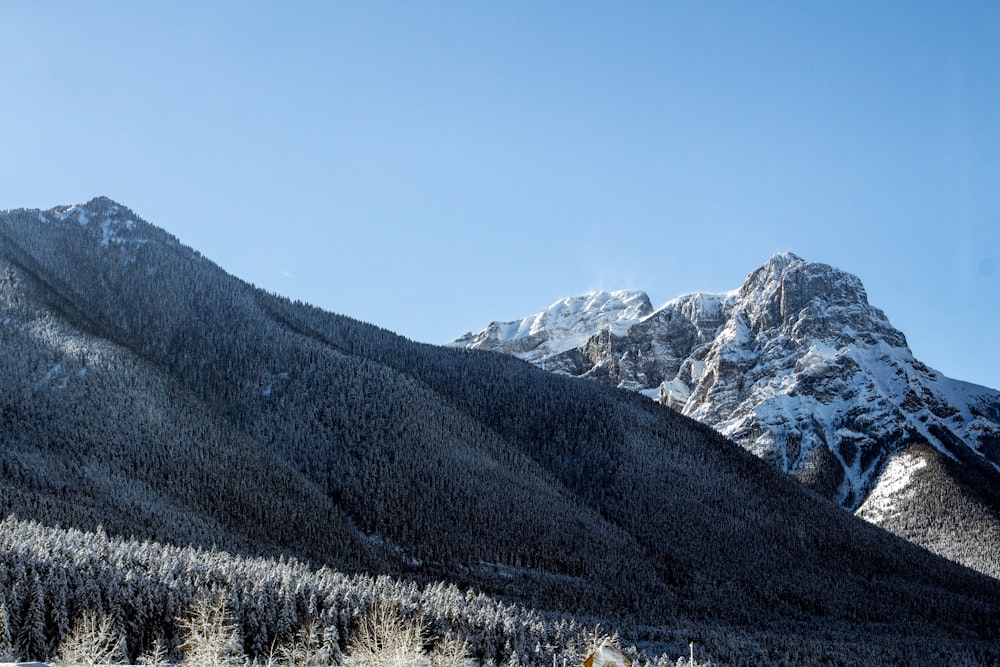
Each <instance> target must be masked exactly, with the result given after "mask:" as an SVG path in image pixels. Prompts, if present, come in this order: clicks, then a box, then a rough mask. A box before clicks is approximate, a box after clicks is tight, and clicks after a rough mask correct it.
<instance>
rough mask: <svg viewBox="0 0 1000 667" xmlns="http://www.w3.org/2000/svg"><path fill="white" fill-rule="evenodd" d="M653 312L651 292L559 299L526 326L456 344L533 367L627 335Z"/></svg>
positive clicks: (501, 328) (494, 328)
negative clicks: (512, 356)
mask: <svg viewBox="0 0 1000 667" xmlns="http://www.w3.org/2000/svg"><path fill="white" fill-rule="evenodd" d="M652 311H653V308H652V306H651V305H650V302H649V297H648V296H647V295H646V293H645V292H639V291H632V290H619V291H615V292H605V291H597V292H590V293H588V294H583V295H580V296H573V297H567V298H565V299H559V300H558V301H556V302H555V303H553V304H552V305H550V306H549V307H547V308H545V309H544V310H542V311H541V312H538V313H535V314H534V315H529V316H528V317H525V318H523V319H520V320H512V321H508V322H493V323H491V324H490V325H489V326H487V327H486V328H485V329H484V330H483V331H482V332H480V333H479V334H478V335H473V334H471V333H468V334H466V335H465V336H463V337H462V338H459V339H458V340H456V341H454V342H453V343H451V345H452V346H453V347H468V348H472V349H488V350H492V349H499V348H504V349H510V350H516V351H517V356H520V357H522V358H524V359H527V360H529V361H540V360H541V358H542V357H546V356H551V355H554V354H559V353H560V352H564V351H566V350H569V349H572V348H574V347H577V346H579V345H582V344H584V343H586V341H587V340H588V339H590V338H591V337H592V336H594V335H595V334H597V333H598V332H600V331H604V330H609V331H612V332H613V333H614V334H615V335H618V336H621V335H624V334H625V332H626V331H627V330H628V328H629V327H630V326H632V325H633V324H635V323H636V322H639V321H640V320H641V319H642V318H643V317H645V316H647V315H649V314H650V313H651V312H652Z"/></svg>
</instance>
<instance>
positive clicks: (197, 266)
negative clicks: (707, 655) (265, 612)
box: [0, 198, 1000, 655]
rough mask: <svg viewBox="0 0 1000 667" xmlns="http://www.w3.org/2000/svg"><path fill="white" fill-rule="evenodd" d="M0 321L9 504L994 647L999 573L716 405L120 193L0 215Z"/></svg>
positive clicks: (737, 615)
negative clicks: (350, 300) (292, 264)
mask: <svg viewBox="0 0 1000 667" xmlns="http://www.w3.org/2000/svg"><path fill="white" fill-rule="evenodd" d="M0 345H2V346H3V349H4V354H3V355H2V356H0V386H2V387H4V391H3V393H2V395H0V444H2V449H0V473H2V475H3V484H2V486H0V510H2V512H3V514H4V515H5V516H6V515H9V514H14V515H16V516H17V517H18V518H20V519H34V520H38V521H41V522H43V523H46V524H49V525H55V524H60V525H63V526H72V527H75V528H80V529H84V530H91V531H92V530H95V529H96V528H97V526H98V524H100V525H102V526H103V528H104V530H106V531H107V532H108V533H109V534H111V535H121V536H125V537H127V536H130V535H131V536H135V537H137V538H140V539H145V538H149V539H156V540H158V541H161V542H166V543H173V544H180V545H188V544H193V545H200V546H205V547H209V546H212V545H215V546H217V547H219V548H222V549H226V550H228V551H232V552H235V553H241V554H247V555H263V556H275V555H278V554H284V555H294V556H296V557H298V558H302V559H306V560H308V561H309V562H312V563H314V564H317V565H320V564H325V565H330V566H334V567H337V568H342V569H346V570H348V571H355V572H357V571H365V572H385V573H391V574H395V575H398V576H403V577H407V578H412V579H415V580H418V581H435V580H440V579H443V580H447V581H451V582H455V583H458V584H463V585H465V584H468V585H475V586H477V587H480V588H481V589H483V590H486V591H489V592H493V593H497V594H500V595H503V596H505V597H507V598H509V599H512V600H517V601H519V602H521V603H525V604H531V605H533V606H538V607H541V608H547V609H558V610H562V611H567V612H573V613H581V614H590V615H593V616H595V617H600V618H604V619H608V620H611V621H612V622H615V621H617V622H623V621H629V622H635V623H640V624H642V625H643V626H656V625H664V624H675V623H680V622H683V623H687V624H695V625H699V624H700V625H701V626H703V627H705V628H706V629H708V628H711V629H712V630H713V632H716V633H718V632H720V631H725V632H731V633H733V634H734V636H741V633H747V632H751V631H753V632H757V631H759V629H760V628H762V627H767V628H768V629H769V631H771V632H775V633H780V634H781V636H782V637H783V638H784V637H795V636H799V637H803V638H805V637H814V636H818V635H820V634H823V633H826V634H828V635H829V634H831V633H832V635H836V636H837V637H843V638H845V641H853V640H852V639H850V638H852V637H857V636H863V637H865V638H866V639H865V641H867V642H874V643H876V644H878V645H879V646H883V645H884V646H899V645H905V644H907V643H908V642H911V641H916V640H914V639H913V637H914V636H915V635H920V636H921V637H922V638H923V639H921V640H920V641H925V640H926V638H928V637H931V638H935V637H936V638H941V640H942V641H948V642H951V644H952V645H953V646H961V647H968V648H969V650H970V651H972V654H975V655H990V654H991V651H998V650H1000V649H997V647H996V646H995V645H994V644H993V642H992V638H993V637H995V636H996V633H997V632H998V631H1000V582H997V581H995V580H992V579H989V578H986V577H982V576H981V575H978V574H976V573H974V572H971V571H968V570H965V569H964V568H961V567H958V566H956V565H954V564H952V563H949V562H947V561H945V560H943V559H940V558H937V557H934V556H932V555H930V554H928V553H927V552H925V551H923V550H920V549H918V548H916V547H913V546H912V545H910V544H907V543H905V542H903V541H901V540H898V539H896V538H894V537H892V536H890V535H888V534H886V533H885V532H883V531H881V530H879V529H877V528H875V527H872V526H870V525H868V524H866V523H864V522H861V521H859V520H857V519H856V518H855V517H852V516H851V515H849V514H847V513H844V512H841V511H839V510H838V508H837V507H836V506H834V505H833V504H831V503H829V502H827V501H826V500H824V499H822V498H820V497H819V496H817V495H814V494H811V493H810V492H808V491H807V490H805V489H803V488H802V487H801V485H799V484H797V483H796V482H794V481H793V480H791V479H790V478H788V477H786V476H785V475H783V474H780V473H779V472H778V471H776V470H775V469H774V468H773V467H771V466H769V465H767V464H765V463H763V462H762V461H760V460H759V459H757V458H756V457H754V456H752V455H750V454H748V453H747V452H745V451H744V450H742V449H740V448H738V447H736V446H734V445H733V444H732V443H731V442H729V441H728V440H726V439H724V438H723V437H721V436H720V435H719V434H717V433H716V432H715V431H713V430H712V429H710V428H708V427H706V426H703V425H701V424H699V423H697V422H695V421H693V420H691V419H689V418H686V417H683V416H681V415H679V414H677V413H676V412H674V411H672V410H670V409H668V408H666V407H664V406H661V405H658V404H656V403H654V402H652V401H649V400H648V399H646V398H644V397H642V396H639V395H637V394H633V393H628V392H619V391H616V390H613V389H608V388H605V387H602V386H599V385H598V384H596V383H591V382H586V381H583V380H579V379H574V378H566V377H560V376H556V375H553V374H550V373H545V372H543V371H540V370H538V369H536V368H534V367H533V366H531V365H529V364H526V363H524V362H522V361H519V360H517V359H513V358H511V357H507V356H503V355H497V354H492V353H487V352H476V351H467V350H454V349H447V348H441V347H435V346H428V345H422V344H416V343H412V342H410V341H407V340H405V339H403V338H401V337H398V336H396V335H394V334H392V333H390V332H387V331H384V330H381V329H378V328H376V327H373V326H370V325H367V324H364V323H361V322H357V321H355V320H351V319H349V318H346V317H343V316H339V315H333V314H330V313H326V312H323V311H321V310H319V309H316V308H313V307H309V306H306V305H303V304H300V303H292V302H290V301H288V300H286V299H283V298H280V297H277V296H274V295H270V294H267V293H264V292H262V291H260V290H257V289H255V288H253V287H252V286H250V285H247V284H246V283H244V282H242V281H240V280H238V279H237V278H234V277H232V276H229V275H227V274H226V273H225V272H223V271H222V270H220V269H219V268H218V267H217V266H215V265H214V264H212V263H211V262H210V261H208V260H207V259H205V258H203V257H201V256H200V255H199V254H198V253H197V252H196V251H194V250H192V249H190V248H187V247H185V246H183V245H181V244H180V243H179V242H178V241H177V240H176V239H174V238H173V237H171V236H170V235H168V234H166V233H165V232H163V231H162V230H160V229H158V228H156V227H153V226H151V225H149V224H148V223H145V222H144V221H142V220H141V219H139V218H138V217H137V216H136V215H135V214H134V213H132V212H131V211H129V210H128V209H126V208H125V207H123V206H121V205H118V204H116V203H114V202H112V201H110V200H108V199H104V198H100V199H95V200H93V201H91V202H89V203H88V204H86V205H84V206H78V207H68V208H67V207H60V208H56V209H52V210H49V211H44V212H43V211H37V210H16V211H10V212H7V213H3V214H0ZM720 629H721V630H720ZM776 641H777V640H776ZM782 641H784V639H782ZM792 641H794V640H792ZM984 651H985V653H983V652H984Z"/></svg>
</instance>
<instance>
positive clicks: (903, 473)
mask: <svg viewBox="0 0 1000 667" xmlns="http://www.w3.org/2000/svg"><path fill="white" fill-rule="evenodd" d="M926 467H927V460H926V459H924V458H923V457H921V456H918V455H916V454H910V453H907V452H900V453H898V454H896V455H895V456H893V457H892V458H891V459H889V464H888V465H887V466H886V467H885V470H883V471H882V474H881V475H880V476H879V479H878V482H877V483H876V484H875V488H874V489H872V492H871V494H869V496H868V499H867V500H865V502H864V503H862V505H861V507H859V508H858V510H857V512H856V514H857V515H858V516H859V517H861V518H862V519H864V520H865V521H868V522H869V523H874V524H880V523H882V522H884V521H885V519H886V518H888V517H890V516H892V515H894V514H896V513H897V511H898V509H897V508H898V503H899V502H900V501H901V500H905V499H908V498H911V497H912V496H913V494H914V493H915V491H914V490H910V491H909V492H907V489H908V488H909V487H910V486H911V485H912V484H913V475H914V473H916V472H917V471H918V470H922V469H923V468H926Z"/></svg>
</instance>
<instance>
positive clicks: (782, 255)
mask: <svg viewBox="0 0 1000 667" xmlns="http://www.w3.org/2000/svg"><path fill="white" fill-rule="evenodd" d="M767 263H768V265H771V266H781V267H786V266H789V265H791V264H807V263H808V262H806V261H805V260H804V259H802V258H801V257H799V256H798V255H796V254H795V253H794V252H788V251H782V252H777V253H775V254H773V255H771V259H769V260H768V261H767Z"/></svg>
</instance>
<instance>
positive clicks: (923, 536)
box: [453, 253, 1000, 577]
mask: <svg viewBox="0 0 1000 667" xmlns="http://www.w3.org/2000/svg"><path fill="white" fill-rule="evenodd" d="M453 345H455V346H461V347H469V348H473V349H484V350H496V351H500V352H505V353H507V354H512V355H514V356H517V357H519V358H522V359H525V360H527V361H531V362H532V363H535V364H536V365H538V366H540V367H542V368H545V369H547V370H551V371H554V372H557V373H561V374H565V375H573V376H579V377H585V378H588V379H592V380H595V381H597V382H600V383H602V384H606V385H611V386H618V387H622V388H626V389H632V390H635V391H639V392H641V393H644V394H646V395H647V396H650V397H651V398H655V399H656V400H657V401H659V402H660V403H663V404H664V405H668V406H670V407H673V408H675V409H677V410H679V411H681V412H682V413H683V414H685V415H688V416H691V417H694V418H696V419H698V420H699V421H701V422H703V423H705V424H708V425H710V426H712V427H714V428H716V429H717V430H719V431H720V432H721V433H723V434H724V435H726V436H728V437H730V438H732V439H733V440H735V441H736V442H737V443H739V444H741V445H742V446H743V447H745V448H746V449H747V450H748V451H751V452H753V453H754V454H756V455H757V456H760V457H761V458H763V459H765V460H767V461H769V462H771V463H772V464H773V465H774V466H775V467H776V468H778V469H779V470H782V471H784V472H787V473H789V474H791V475H793V476H795V477H796V478H797V479H799V481H801V482H803V483H804V484H806V485H807V486H809V487H810V488H812V489H813V490H815V491H817V492H818V493H820V494H822V495H824V496H827V497H828V498H830V499H832V500H834V501H836V502H838V503H840V504H841V505H843V506H844V507H845V508H846V509H849V510H852V511H854V510H858V509H859V508H861V507H862V504H863V503H865V501H866V499H868V498H869V495H870V494H873V493H874V494H875V495H876V496H877V497H878V498H880V499H881V500H880V502H882V503H883V504H884V503H893V504H894V506H897V511H895V512H894V513H893V516H892V517H891V518H890V515H889V514H887V513H886V512H872V511H868V509H870V508H871V506H870V504H869V507H868V508H867V509H866V510H865V511H862V512H861V516H864V517H865V518H867V519H869V520H871V521H874V522H876V523H878V524H879V525H884V526H885V527H887V528H889V529H890V530H893V531H894V532H897V533H898V534H900V535H902V536H904V537H906V538H908V539H911V540H914V541H915V542H917V543H918V544H921V545H923V546H928V547H930V548H932V549H934V550H935V551H937V552H938V553H942V554H946V555H948V556H949V557H951V558H955V559H957V560H958V561H959V562H962V563H963V564H966V565H969V566H971V567H975V568H977V569H979V570H981V571H983V572H986V573H989V574H991V575H993V576H998V577H1000V539H997V538H998V537H1000V496H998V492H997V489H998V488H1000V392H998V391H996V390H994V389H989V388H987V387H980V386H976V385H972V384H969V383H966V382H961V381H958V380H953V379H951V378H948V377H945V376H944V375H942V374H941V373H939V372H937V371H935V370H933V369H931V368H928V367H927V366H926V365H925V364H923V363H921V362H920V361H918V360H917V359H916V358H914V356H913V354H912V352H911V351H910V349H909V347H908V345H907V343H906V337H905V336H904V335H903V333H902V332H901V331H899V330H898V329H896V328H894V327H893V326H892V325H891V324H890V323H889V320H888V318H887V317H886V316H885V313H883V312H882V311H881V310H879V309H878V308H876V307H874V306H872V305H871V304H870V303H869V302H868V297H867V294H866V292H865V289H864V286H863V285H862V284H861V281H860V280H859V279H858V278H857V276H854V275H851V274H849V273H847V272H845V271H841V270H839V269H836V268H834V267H831V266H829V265H826V264H821V263H817V262H808V261H805V260H803V259H801V258H799V257H797V256H795V255H793V254H791V253H779V254H777V255H775V256H774V257H772V258H771V259H770V260H769V261H768V262H767V263H766V264H764V265H763V266H761V267H759V268H757V269H755V270H753V271H751V272H750V274H749V275H748V276H747V279H746V281H745V282H744V284H743V285H742V286H741V287H740V288H739V289H737V290H734V291H732V292H728V293H724V294H703V293H695V294H688V295H684V296H680V297H678V298H676V299H673V300H671V301H669V302H667V303H666V304H664V305H663V306H662V307H660V308H658V309H654V308H653V307H652V305H651V304H650V302H649V299H648V297H647V296H646V295H645V293H643V292H611V293H607V292H600V293H596V294H589V295H586V296H581V297H572V298H567V299H562V300H560V301H558V302H556V303H555V304H553V305H551V306H550V307H548V308H546V309H545V310H543V311H542V312H540V313H538V314H536V315H531V316H528V317H526V318H524V319H522V320H520V321H514V322H494V323H493V324H491V325H489V326H488V327H487V328H486V329H484V330H483V331H482V332H480V333H479V334H476V335H473V334H467V335H465V336H463V337H462V338H460V339H458V340H457V341H455V343H454V344H453ZM922 444H928V445H930V448H929V449H928V448H922V447H919V446H920V445H922ZM914 447H916V449H912V448H914ZM911 449H912V451H913V452H918V453H917V454H914V456H917V457H918V458H919V459H920V464H921V468H920V469H923V468H924V467H927V466H929V467H928V470H930V469H936V470H937V471H938V473H939V474H936V475H932V476H928V475H927V474H926V473H920V475H918V476H919V477H921V478H924V482H923V483H922V484H921V485H920V488H921V489H922V491H921V493H918V494H914V493H912V491H913V487H911V486H910V480H911V478H910V477H909V476H899V475H894V474H892V471H891V469H894V468H898V465H897V466H893V465H892V461H893V460H895V458H896V456H897V454H898V453H901V452H903V451H910V450H911ZM932 452H936V454H933V453H932ZM938 454H939V455H940V456H938ZM887 470H890V474H889V475H885V474H884V473H885V471H887ZM949 485H950V486H955V485H958V486H961V487H962V489H963V493H962V498H963V500H962V502H960V503H958V504H953V503H952V502H950V501H952V500H955V501H957V499H958V496H957V495H956V494H954V493H949V492H947V491H946V489H945V487H947V486H949ZM890 496H899V502H898V503H895V501H894V500H892V498H891V497H890ZM941 497H946V498H948V499H949V502H946V503H942V502H940V500H939V499H940V498H941ZM969 509H972V510H973V514H974V515H975V516H976V517H977V522H978V529H977V530H974V531H968V530H957V529H955V528H954V526H956V525H957V524H956V521H955V518H956V517H957V516H961V515H962V514H967V510H969ZM900 513H902V514H904V515H905V514H907V513H913V514H914V520H913V521H908V520H906V518H905V516H903V515H901V514H900ZM916 516H920V517H922V519H927V523H928V524H929V526H932V528H929V529H927V530H920V529H917V528H916V524H919V523H923V521H917V520H916ZM883 519H884V520H883ZM966 523H967V522H966ZM911 528H912V529H911Z"/></svg>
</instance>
